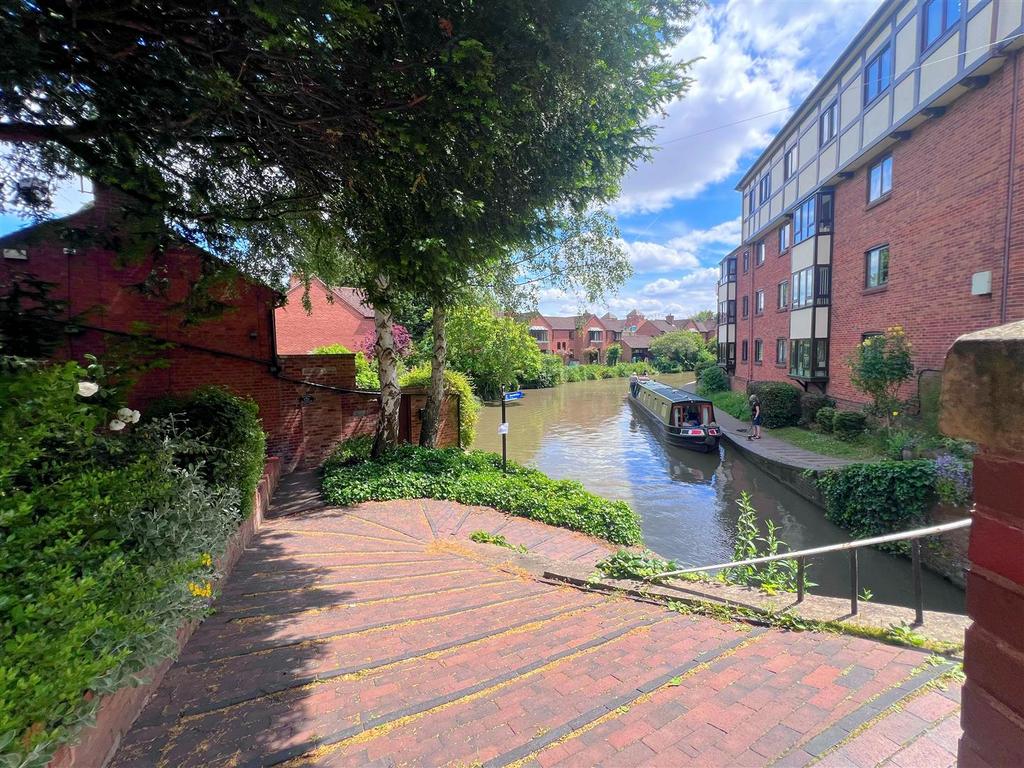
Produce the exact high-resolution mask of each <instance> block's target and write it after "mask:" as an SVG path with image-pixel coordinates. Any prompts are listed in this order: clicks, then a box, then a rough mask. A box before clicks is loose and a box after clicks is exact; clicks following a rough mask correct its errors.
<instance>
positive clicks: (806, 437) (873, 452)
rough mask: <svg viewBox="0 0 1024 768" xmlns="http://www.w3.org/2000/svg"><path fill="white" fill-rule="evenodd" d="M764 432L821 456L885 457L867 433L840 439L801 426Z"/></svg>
mask: <svg viewBox="0 0 1024 768" xmlns="http://www.w3.org/2000/svg"><path fill="white" fill-rule="evenodd" d="M765 434H769V435H771V436H772V437H777V438H779V439H780V440H785V441H786V442H787V443H790V444H792V445H795V446H797V447H798V448H803V449H804V450H806V451H812V452H814V453H820V454H821V455H822V456H832V457H833V458H837V459H853V460H856V461H881V460H882V459H883V458H885V457H884V456H882V455H881V454H879V452H878V446H877V444H876V443H875V441H874V440H872V439H871V438H870V437H869V436H867V435H865V436H863V437H858V438H856V439H854V440H840V439H839V438H838V437H836V436H835V435H828V434H825V433H823V432H813V431H811V430H809V429H804V428H802V427H779V428H778V429H770V430H765Z"/></svg>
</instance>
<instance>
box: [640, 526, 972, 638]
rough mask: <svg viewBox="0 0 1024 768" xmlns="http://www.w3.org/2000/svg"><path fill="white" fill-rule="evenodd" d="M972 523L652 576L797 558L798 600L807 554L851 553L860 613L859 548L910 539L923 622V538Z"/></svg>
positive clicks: (853, 607)
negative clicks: (921, 540)
mask: <svg viewBox="0 0 1024 768" xmlns="http://www.w3.org/2000/svg"><path fill="white" fill-rule="evenodd" d="M970 524H971V518H969V517H967V518H964V519H963V520H954V521H953V522H951V523H942V524H941V525H932V526H929V527H928V528H916V529H914V530H912V531H900V532H899V533H888V534H886V535H884V536H872V537H871V538H869V539H857V540H855V541H844V542H841V543H839V544H829V545H827V546H824V547H812V548H811V549H800V550H797V551H796V552H782V553H780V554H776V555H765V556H764V557H752V558H749V559H747V560H734V561H732V562H729V563H715V564H714V565H702V566H697V567H695V568H680V569H679V570H676V571H666V572H664V573H659V574H656V575H654V576H649V577H648V579H649V580H653V579H664V578H667V577H669V576H682V575H683V574H686V573H702V572H704V571H717V570H721V569H722V568H733V567H738V566H741V565H757V564H759V563H771V562H775V561H777V560H796V562H797V576H796V585H797V602H798V603H799V602H803V599H804V567H805V561H806V559H807V558H808V557H811V556H813V555H824V554H828V553H830V552H844V551H846V552H849V553H850V613H851V614H853V615H856V614H857V608H858V606H857V601H858V595H857V593H858V591H859V583H860V578H859V576H860V574H859V571H858V566H857V550H858V549H861V548H862V547H871V546H874V545H876V544H887V543H889V542H891V541H911V562H912V567H913V572H914V601H915V604H916V606H915V607H916V613H917V623H918V624H921V623H923V622H924V605H923V599H922V587H921V542H920V539H922V538H924V537H925V536H934V535H936V534H939V533H945V532H947V531H955V530H958V529H960V528H967V527H969V526H970Z"/></svg>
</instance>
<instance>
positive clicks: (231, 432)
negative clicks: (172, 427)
mask: <svg viewBox="0 0 1024 768" xmlns="http://www.w3.org/2000/svg"><path fill="white" fill-rule="evenodd" d="M168 416H171V417H173V418H174V419H175V421H176V423H178V424H180V425H181V426H182V427H184V429H185V432H186V434H187V435H188V436H189V437H192V438H194V439H195V440H196V441H198V442H197V447H196V449H195V450H192V451H188V452H186V453H185V454H184V455H183V456H182V460H183V461H184V466H188V465H189V464H195V463H198V462H202V465H203V475H204V476H205V477H206V480H207V482H209V483H210V484H211V485H217V486H230V487H233V488H237V489H238V493H239V498H240V499H241V502H242V512H243V514H244V515H245V516H246V517H248V515H249V513H250V512H252V498H253V493H254V492H255V491H256V486H257V485H258V484H259V482H260V478H261V477H263V467H264V465H265V464H266V453H267V436H266V434H264V432H263V425H262V424H261V423H260V414H259V407H258V406H257V405H256V403H255V402H253V401H252V400H250V399H249V398H241V397H237V396H235V395H233V394H231V393H230V392H228V391H227V390H225V389H221V388H220V387H202V388H200V389H197V390H195V391H194V392H192V393H190V394H188V395H184V396H181V397H167V398H164V399H162V400H160V401H158V402H156V403H154V404H153V405H152V406H151V407H150V408H149V409H148V410H147V411H146V418H147V419H164V418H167V417H168Z"/></svg>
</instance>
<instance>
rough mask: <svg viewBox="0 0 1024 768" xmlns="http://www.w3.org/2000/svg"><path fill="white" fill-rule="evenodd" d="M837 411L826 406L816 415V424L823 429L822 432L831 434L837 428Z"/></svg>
mask: <svg viewBox="0 0 1024 768" xmlns="http://www.w3.org/2000/svg"><path fill="white" fill-rule="evenodd" d="M835 419H836V409H835V408H833V407H831V406H829V405H824V406H822V407H821V408H819V409H818V412H817V413H816V414H814V422H815V423H816V424H817V425H818V426H819V427H821V431H822V432H831V431H832V430H833V428H834V427H835Z"/></svg>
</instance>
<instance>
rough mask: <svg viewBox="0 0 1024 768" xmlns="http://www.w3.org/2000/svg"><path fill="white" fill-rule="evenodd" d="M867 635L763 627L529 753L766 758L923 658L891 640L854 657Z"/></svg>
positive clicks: (717, 761)
mask: <svg viewBox="0 0 1024 768" xmlns="http://www.w3.org/2000/svg"><path fill="white" fill-rule="evenodd" d="M874 645H875V644H873V643H871V642H870V641H864V640H860V639H858V638H851V637H845V636H821V635H801V634H795V633H779V632H770V633H769V634H768V635H767V636H766V637H765V638H763V639H762V640H760V641H759V642H757V643H752V644H750V645H748V646H745V647H742V648H740V649H739V650H737V651H736V652H735V653H734V654H732V655H731V656H729V658H727V659H725V660H723V661H721V662H720V663H717V664H715V665H714V666H713V667H709V668H707V669H701V670H698V672H697V673H696V674H694V675H691V676H689V677H687V678H685V679H684V680H682V681H681V683H680V685H678V686H666V687H664V688H662V689H660V690H658V691H656V692H654V694H652V695H651V696H650V697H649V698H647V699H646V700H644V701H642V702H640V703H638V705H637V706H636V707H634V708H632V709H630V711H629V712H626V713H623V714H622V715H621V716H618V717H610V718H608V719H607V720H606V721H604V722H601V723H600V724H599V725H598V726H597V727H595V728H592V729H589V730H584V731H581V732H578V733H575V734H571V735H569V736H567V737H564V738H562V739H561V740H560V742H559V743H555V744H551V745H549V746H543V748H541V749H540V750H539V751H537V752H536V753H535V754H533V755H532V757H533V758H535V759H536V763H537V764H538V765H541V766H544V767H545V768H547V767H548V766H552V765H559V766H572V765H603V764H617V765H623V764H628V765H666V764H686V763H688V762H690V761H691V760H693V759H695V758H697V757H698V756H699V757H700V758H701V759H702V760H704V761H706V762H707V764H710V765H730V766H732V765H735V766H746V765H752V766H762V765H766V764H769V763H771V762H772V760H774V759H777V758H779V757H781V756H784V755H786V754H787V753H789V752H790V751H791V750H792V748H793V747H794V746H795V745H797V744H798V743H800V742H801V741H806V740H807V739H809V738H813V736H814V735H816V734H818V733H820V732H821V731H822V730H823V729H826V728H828V727H829V726H831V725H832V724H834V723H835V722H837V721H838V720H840V719H841V718H843V717H844V716H846V715H848V714H849V713H850V712H853V711H855V710H856V709H857V708H858V707H859V706H861V705H862V704H863V703H864V702H866V701H867V700H869V699H870V698H872V697H873V696H876V695H878V694H879V693H881V692H882V691H884V690H885V689H886V688H887V687H888V686H890V685H893V684H895V683H898V682H899V681H900V680H902V679H903V678H904V677H906V676H908V675H910V674H912V673H913V671H914V669H915V665H917V664H921V663H922V662H923V660H924V658H925V657H924V655H923V654H920V653H919V652H916V651H915V652H911V653H909V655H908V654H904V653H903V652H902V651H901V650H900V649H897V648H891V649H890V650H889V652H888V653H887V654H886V656H887V657H888V661H887V663H886V664H885V665H884V666H883V667H881V668H879V669H873V668H869V667H861V666H859V665H858V664H857V660H858V658H859V657H861V656H862V655H863V654H864V653H865V652H871V651H873V650H874V649H873V646H874ZM876 661H878V659H876ZM787 764H788V763H787ZM801 764H802V763H801Z"/></svg>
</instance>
